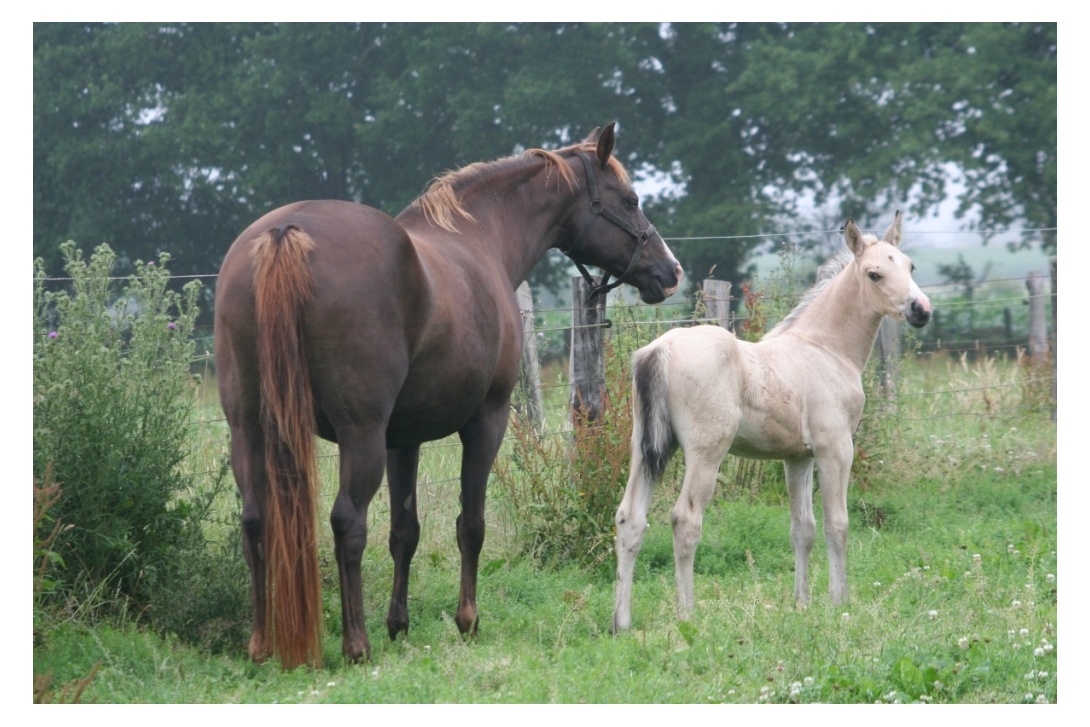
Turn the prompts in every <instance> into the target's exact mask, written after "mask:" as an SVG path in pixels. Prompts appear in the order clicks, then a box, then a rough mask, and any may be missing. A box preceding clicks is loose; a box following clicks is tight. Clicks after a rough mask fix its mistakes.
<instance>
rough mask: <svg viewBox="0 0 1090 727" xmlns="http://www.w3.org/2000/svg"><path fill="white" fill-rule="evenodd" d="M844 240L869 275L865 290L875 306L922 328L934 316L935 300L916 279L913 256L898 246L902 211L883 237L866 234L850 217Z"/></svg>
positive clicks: (865, 282)
mask: <svg viewBox="0 0 1090 727" xmlns="http://www.w3.org/2000/svg"><path fill="white" fill-rule="evenodd" d="M844 241H845V242H846V243H847V244H848V249H849V250H851V251H852V254H853V255H855V266H856V269H857V270H858V271H859V274H860V275H861V276H863V277H864V278H865V280H864V281H863V291H864V296H865V297H866V300H867V301H868V302H870V303H871V304H872V305H873V306H874V309H875V310H878V311H881V312H883V313H885V314H886V315H888V316H892V317H893V318H896V319H898V320H902V321H908V323H909V324H910V325H912V326H913V327H915V328H921V327H923V326H925V325H926V324H927V322H928V321H929V320H931V301H930V300H928V298H927V296H926V295H924V294H923V293H922V292H920V288H919V286H918V285H916V281H915V280H913V279H912V271H913V270H914V267H915V266H913V264H912V260H910V259H909V257H908V255H905V254H904V253H903V252H901V251H900V250H899V249H898V245H900V244H901V213H900V211H898V212H897V213H896V214H895V215H894V216H893V223H892V224H891V225H890V226H889V229H887V230H886V234H884V235H883V236H882V239H881V240H879V239H878V238H877V237H875V236H874V235H870V234H867V235H864V234H863V233H862V232H860V231H859V228H858V227H856V225H855V221H854V220H851V219H849V220H848V221H847V222H846V223H845V224H844Z"/></svg>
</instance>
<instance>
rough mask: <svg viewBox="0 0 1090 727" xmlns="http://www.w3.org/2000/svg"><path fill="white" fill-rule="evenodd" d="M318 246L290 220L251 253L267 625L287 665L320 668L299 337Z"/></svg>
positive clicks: (310, 454)
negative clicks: (262, 454)
mask: <svg viewBox="0 0 1090 727" xmlns="http://www.w3.org/2000/svg"><path fill="white" fill-rule="evenodd" d="M313 248H314V240H313V239H311V237H310V236H309V235H307V234H306V233H305V232H303V230H301V229H299V228H298V227H296V226H294V225H286V226H284V227H280V228H276V229H273V230H269V231H268V232H266V233H265V234H263V235H261V237H259V238H258V239H257V240H256V241H255V242H254V246H253V250H252V255H253V261H254V291H255V294H256V299H257V301H256V308H257V320H256V327H257V348H258V365H259V367H260V369H259V370H260V379H261V428H262V429H263V430H264V433H265V474H266V477H267V482H268V490H267V492H266V497H265V513H264V514H265V538H264V545H265V562H266V564H267V566H266V567H267V578H268V585H267V587H266V596H267V598H266V599H265V603H266V623H270V624H271V629H270V634H271V638H272V649H273V651H274V652H276V653H278V654H279V656H280V663H281V666H282V667H283V668H284V669H291V668H294V667H296V666H298V665H299V664H303V663H308V662H309V663H311V664H313V665H315V666H317V665H320V663H321V656H322V651H321V636H322V587H321V578H320V574H319V571H318V541H317V517H316V510H317V501H318V478H317V472H316V462H315V446H314V430H315V424H314V395H313V392H312V391H311V388H310V376H309V373H308V368H307V357H306V352H305V351H304V349H303V336H302V319H303V306H304V305H305V304H306V303H307V301H309V300H310V298H311V296H312V295H313V289H314V281H313V278H312V277H311V272H310V267H309V265H308V261H307V259H308V256H309V254H310V251H311V250H312V249H313Z"/></svg>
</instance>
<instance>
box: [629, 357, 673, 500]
mask: <svg viewBox="0 0 1090 727" xmlns="http://www.w3.org/2000/svg"><path fill="white" fill-rule="evenodd" d="M668 366H669V357H668V353H667V349H666V347H665V346H656V345H651V346H647V347H645V348H642V349H640V350H639V351H637V352H636V354H635V355H634V356H633V360H632V370H633V374H632V386H633V393H634V394H635V396H636V407H635V414H636V421H635V422H634V428H638V429H639V432H638V436H639V442H640V445H639V446H640V454H641V455H642V457H641V459H642V465H641V466H642V467H644V468H645V470H646V471H645V475H646V476H647V477H648V478H649V479H650V481H651V482H657V481H658V480H659V479H660V478H661V477H662V473H663V471H664V470H665V469H666V465H667V464H668V463H669V462H670V457H671V456H673V454H674V452H675V451H676V450H677V440H676V439H675V438H674V430H673V426H672V425H671V423H670V409H669V405H668V402H667V399H666V377H667V373H668Z"/></svg>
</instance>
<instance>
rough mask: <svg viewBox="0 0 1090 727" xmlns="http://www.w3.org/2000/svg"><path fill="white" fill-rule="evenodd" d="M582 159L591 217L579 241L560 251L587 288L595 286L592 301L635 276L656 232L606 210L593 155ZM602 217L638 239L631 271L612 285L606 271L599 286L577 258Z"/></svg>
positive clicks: (585, 223)
mask: <svg viewBox="0 0 1090 727" xmlns="http://www.w3.org/2000/svg"><path fill="white" fill-rule="evenodd" d="M578 156H579V158H580V159H581V160H583V168H584V169H585V170H586V172H587V190H588V191H589V192H590V212H591V215H590V217H589V218H587V221H586V222H584V223H583V229H581V230H580V231H579V234H578V235H576V237H575V241H574V242H572V244H571V245H569V246H568V249H566V250H564V249H561V250H560V251H561V252H562V253H564V254H565V255H567V256H568V257H569V258H571V261H572V262H573V263H575V267H577V268H579V272H580V274H582V276H583V279H584V280H586V281H587V285H589V286H590V287H591V291H590V295H588V296H587V300H588V301H590V300H594V298H595V297H597V296H599V295H602V294H603V293H608V292H609V291H611V290H613V289H614V288H616V287H617V286H618V285H620V284H621V283H623V282H624V281H625V280H626V279H627V278H628V276H629V275H631V274H632V271H633V270H635V269H636V263H637V262H639V260H640V256H641V255H642V254H643V248H644V247H645V246H646V245H647V240H648V239H650V237H651V235H653V234H654V233H655V226H654V225H652V224H650V223H649V224H648V225H647V227H646V228H644V229H640V228H638V227H636V226H635V225H633V224H632V223H630V222H629V221H628V220H624V219H621V218H620V217H618V216H617V215H616V214H614V213H613V211H612V210H609V209H606V207H605V206H604V205H603V204H602V200H601V199H599V197H598V177H597V175H595V173H594V162H592V161H591V158H590V155H589V154H585V153H580V154H579V155H578ZM599 217H605V218H606V219H607V220H609V221H610V222H612V223H613V224H615V225H617V227H620V228H621V229H622V230H624V231H625V232H627V233H628V234H630V235H632V237H634V238H636V249H635V251H633V253H632V259H631V260H630V261H629V263H628V268H627V269H626V270H625V271H624V273H623V274H621V276H620V277H619V278H617V279H616V280H614V281H613V282H612V283H610V282H609V273H608V272H607V271H606V270H605V269H603V270H602V282H601V284H600V285H595V283H594V278H593V277H592V276H591V274H590V273H589V272H587V269H586V268H585V267H583V263H581V262H579V261H578V260H576V259H575V257H574V256H575V255H578V254H579V252H580V251H581V249H582V247H583V243H584V241H585V240H586V237H587V235H588V234H589V233H590V228H591V227H593V226H594V222H595V221H596V220H597V219H598V218H599Z"/></svg>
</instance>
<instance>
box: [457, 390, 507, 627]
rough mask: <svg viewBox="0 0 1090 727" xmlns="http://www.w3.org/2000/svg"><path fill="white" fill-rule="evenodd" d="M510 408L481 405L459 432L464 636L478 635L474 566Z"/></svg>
mask: <svg viewBox="0 0 1090 727" xmlns="http://www.w3.org/2000/svg"><path fill="white" fill-rule="evenodd" d="M508 411H509V406H508V404H507V402H506V401H504V403H503V405H502V406H489V405H488V404H487V403H486V404H484V405H483V406H482V407H481V408H480V409H479V410H478V411H477V413H476V414H474V415H473V418H472V419H470V421H469V423H468V424H466V426H464V427H463V428H462V429H461V430H460V431H459V432H458V436H459V437H460V438H461V440H462V498H461V500H462V503H461V504H462V512H461V513H460V514H459V515H458V520H457V524H456V530H457V536H458V550H459V551H460V552H461V554H462V579H461V588H460V589H459V591H460V592H459V595H458V611H457V613H455V615H454V623H455V624H457V625H458V630H459V631H461V632H462V633H463V634H472V635H476V634H477V626H478V615H477V565H478V560H479V558H480V555H481V548H482V547H483V546H484V527H485V526H484V505H485V490H486V485H487V483H488V473H489V472H490V471H491V469H492V463H493V462H494V461H495V460H496V453H497V452H499V450H500V443H501V442H502V441H503V433H504V431H505V430H506V429H507V417H508Z"/></svg>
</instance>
